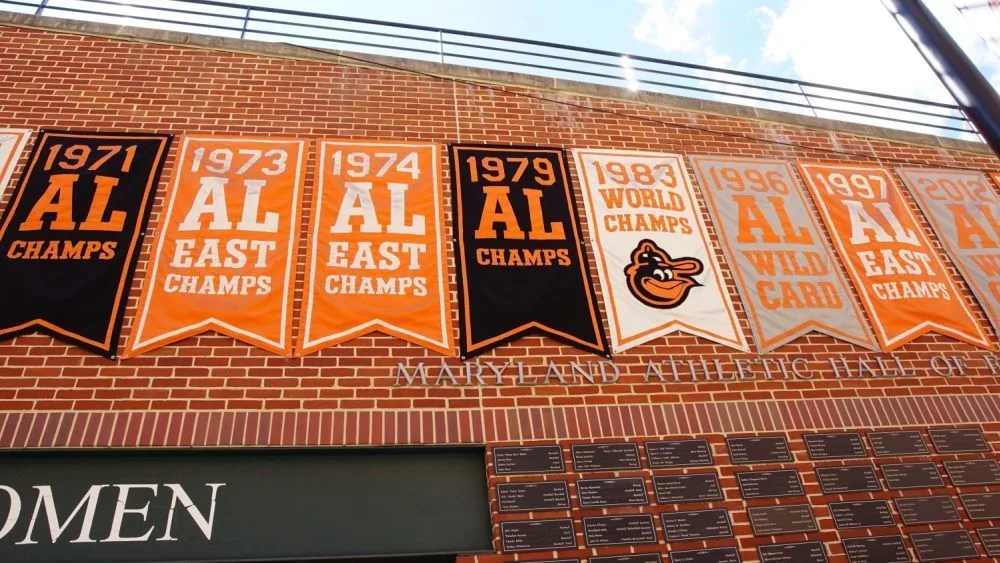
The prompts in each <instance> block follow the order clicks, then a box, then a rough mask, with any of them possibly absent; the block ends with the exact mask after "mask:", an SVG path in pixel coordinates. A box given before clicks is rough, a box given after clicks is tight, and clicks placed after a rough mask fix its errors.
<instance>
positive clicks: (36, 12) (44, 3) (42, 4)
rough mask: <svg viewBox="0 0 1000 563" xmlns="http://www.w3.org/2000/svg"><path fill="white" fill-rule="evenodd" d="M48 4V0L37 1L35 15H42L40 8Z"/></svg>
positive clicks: (42, 8)
mask: <svg viewBox="0 0 1000 563" xmlns="http://www.w3.org/2000/svg"><path fill="white" fill-rule="evenodd" d="M48 4H49V0H42V1H41V2H39V3H38V9H37V10H35V15H36V16H40V15H42V10H44V9H45V6H48Z"/></svg>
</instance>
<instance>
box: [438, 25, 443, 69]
mask: <svg viewBox="0 0 1000 563" xmlns="http://www.w3.org/2000/svg"><path fill="white" fill-rule="evenodd" d="M438 53H439V54H440V55H441V64H444V31H442V30H440V29H439V30H438Z"/></svg>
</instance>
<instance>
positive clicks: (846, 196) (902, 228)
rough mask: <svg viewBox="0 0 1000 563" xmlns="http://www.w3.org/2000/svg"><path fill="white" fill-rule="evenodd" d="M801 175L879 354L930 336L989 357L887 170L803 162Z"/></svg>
mask: <svg viewBox="0 0 1000 563" xmlns="http://www.w3.org/2000/svg"><path fill="white" fill-rule="evenodd" d="M799 170H800V171H801V172H802V177H803V178H804V179H805V182H806V186H808V187H809V191H810V193H811V194H812V196H813V201H815V202H816V207H817V208H818V209H819V213H820V216H821V217H822V219H823V223H824V224H825V225H826V228H827V231H828V232H829V233H830V238H831V239H832V240H833V243H834V246H835V248H836V249H837V254H838V255H839V256H840V259H841V260H842V261H843V263H844V265H845V266H846V267H847V272H848V274H850V276H851V279H852V280H853V282H854V287H855V289H856V290H857V292H858V295H860V296H861V302H862V303H863V304H864V307H865V310H866V311H867V312H868V317H869V319H871V321H872V324H873V325H874V327H875V335H876V336H877V337H878V340H879V344H880V345H881V346H882V349H883V350H885V351H887V352H889V351H892V350H895V349H897V348H899V347H900V346H902V345H904V344H906V343H907V342H910V341H912V340H914V339H915V338H918V337H919V336H921V335H923V334H927V333H929V332H937V333H939V334H943V335H946V336H950V337H952V338H955V339H958V340H961V341H963V342H967V343H969V344H972V345H974V346H979V347H981V348H986V349H990V347H991V346H990V342H989V339H988V338H987V336H986V333H985V332H984V331H983V327H982V326H980V325H979V323H978V322H976V320H975V318H974V317H973V314H972V311H971V310H970V308H969V306H968V305H967V304H966V302H965V298H964V296H963V295H962V292H961V290H960V289H959V287H958V285H957V284H956V283H955V281H954V280H953V279H952V278H951V276H950V275H949V274H948V271H947V270H946V269H945V265H944V262H943V261H942V260H941V257H940V256H938V255H937V253H936V252H935V251H934V248H933V247H932V246H931V242H930V240H929V239H928V238H927V236H926V235H925V234H924V231H923V228H922V227H921V225H920V223H919V222H918V221H917V217H916V215H915V214H914V213H913V211H911V210H910V207H909V206H908V205H907V202H906V200H905V199H904V198H903V194H902V192H901V191H900V189H899V187H898V186H897V184H896V182H895V181H894V180H893V178H892V173H891V172H890V171H889V170H888V169H886V168H883V167H881V166H878V165H873V164H861V163H842V164H841V163H809V162H800V163H799Z"/></svg>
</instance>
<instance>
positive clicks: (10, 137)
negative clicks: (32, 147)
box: [0, 129, 31, 197]
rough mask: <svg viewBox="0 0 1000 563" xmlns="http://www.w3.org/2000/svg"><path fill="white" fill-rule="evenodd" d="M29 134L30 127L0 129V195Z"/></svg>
mask: <svg viewBox="0 0 1000 563" xmlns="http://www.w3.org/2000/svg"><path fill="white" fill-rule="evenodd" d="M30 136H31V130H30V129H0V197H3V194H4V190H6V189H7V183H8V182H10V177H11V176H12V175H13V174H14V168H16V167H17V161H18V159H19V158H21V153H22V152H24V146H25V145H27V144H28V137H30Z"/></svg>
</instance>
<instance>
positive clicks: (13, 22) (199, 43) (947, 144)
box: [0, 12, 992, 155]
mask: <svg viewBox="0 0 1000 563" xmlns="http://www.w3.org/2000/svg"><path fill="white" fill-rule="evenodd" d="M3 25H6V26H13V27H25V28H34V29H44V30H50V31H56V32H62V33H74V34H79V35H91V36H100V37H109V38H114V39H122V40H128V41H140V42H148V43H160V44H168V45H180V46H186V47H195V48H202V49H212V50H219V51H227V52H235V53H245V54H252V55H260V56H267V57H278V58H289V59H305V60H316V61H325V62H330V63H335V64H342V65H350V66H358V67H369V68H381V69H384V68H386V67H394V68H397V69H403V70H408V71H413V72H419V73H424V74H430V75H434V76H438V77H442V78H459V79H462V80H468V81H474V82H479V83H484V84H494V85H505V86H518V87H523V88H530V89H535V90H540V91H545V92H558V93H560V94H575V95H581V96H589V97H594V98H602V99H609V100H622V101H628V102H636V103H642V104H648V105H652V106H659V107H664V108H670V109H678V110H684V111H692V112H698V113H707V114H715V115H721V116H727V117H737V118H742V119H749V120H754V121H762V122H768V123H778V124H782V125H792V126H797V127H804V128H809V129H818V130H823V131H834V132H840V133H848V134H852V135H860V136H863V137H869V138H876V139H883V140H887V141H892V142H898V143H908V144H913V145H921V146H929V147H936V148H943V149H948V150H955V151H962V152H968V153H974V154H983V155H990V154H992V152H991V151H990V149H989V147H988V146H987V145H986V144H984V143H979V142H973V141H963V140H959V139H950V138H947V137H939V136H936V135H927V134H923V133H913V132H909V131H900V130H897V129H890V128H886V127H878V126H873V125H863V124H857V123H849V122H845V121H838V120H834V119H826V118H820V117H812V116H808V115H799V114H794V113H787V112H782V111H774V110H768V109H761V108H755V107H751V106H743V105H739V104H730V103H725V102H717V101H711V100H699V99H696V98H687V97H684V96H674V95H670V94H660V93H654V92H633V91H631V90H628V89H625V88H618V87H614V86H604V85H599V84H590V83H587V82H580V81H575V80H562V79H557V78H545V77H539V76H531V75H526V74H519V73H513V72H506V71H499V70H489V69H481V68H475V67H469V66H461V65H453V64H441V63H434V62H427V61H415V60H410V59H401V58H396V57H385V56H378V55H367V54H361V53H355V52H352V51H344V50H315V49H309V48H305V47H298V46H295V45H290V44H287V43H270V42H265V41H254V40H249V39H232V38H226V37H214V36H211V35H201V34H195V33H182V32H177V31H165V30H157V29H148V28H143V27H131V26H119V25H113V24H104V23H95V22H87V21H81V20H73V19H64V18H53V17H49V16H35V15H30V14H16V13H11V12H0V26H3Z"/></svg>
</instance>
